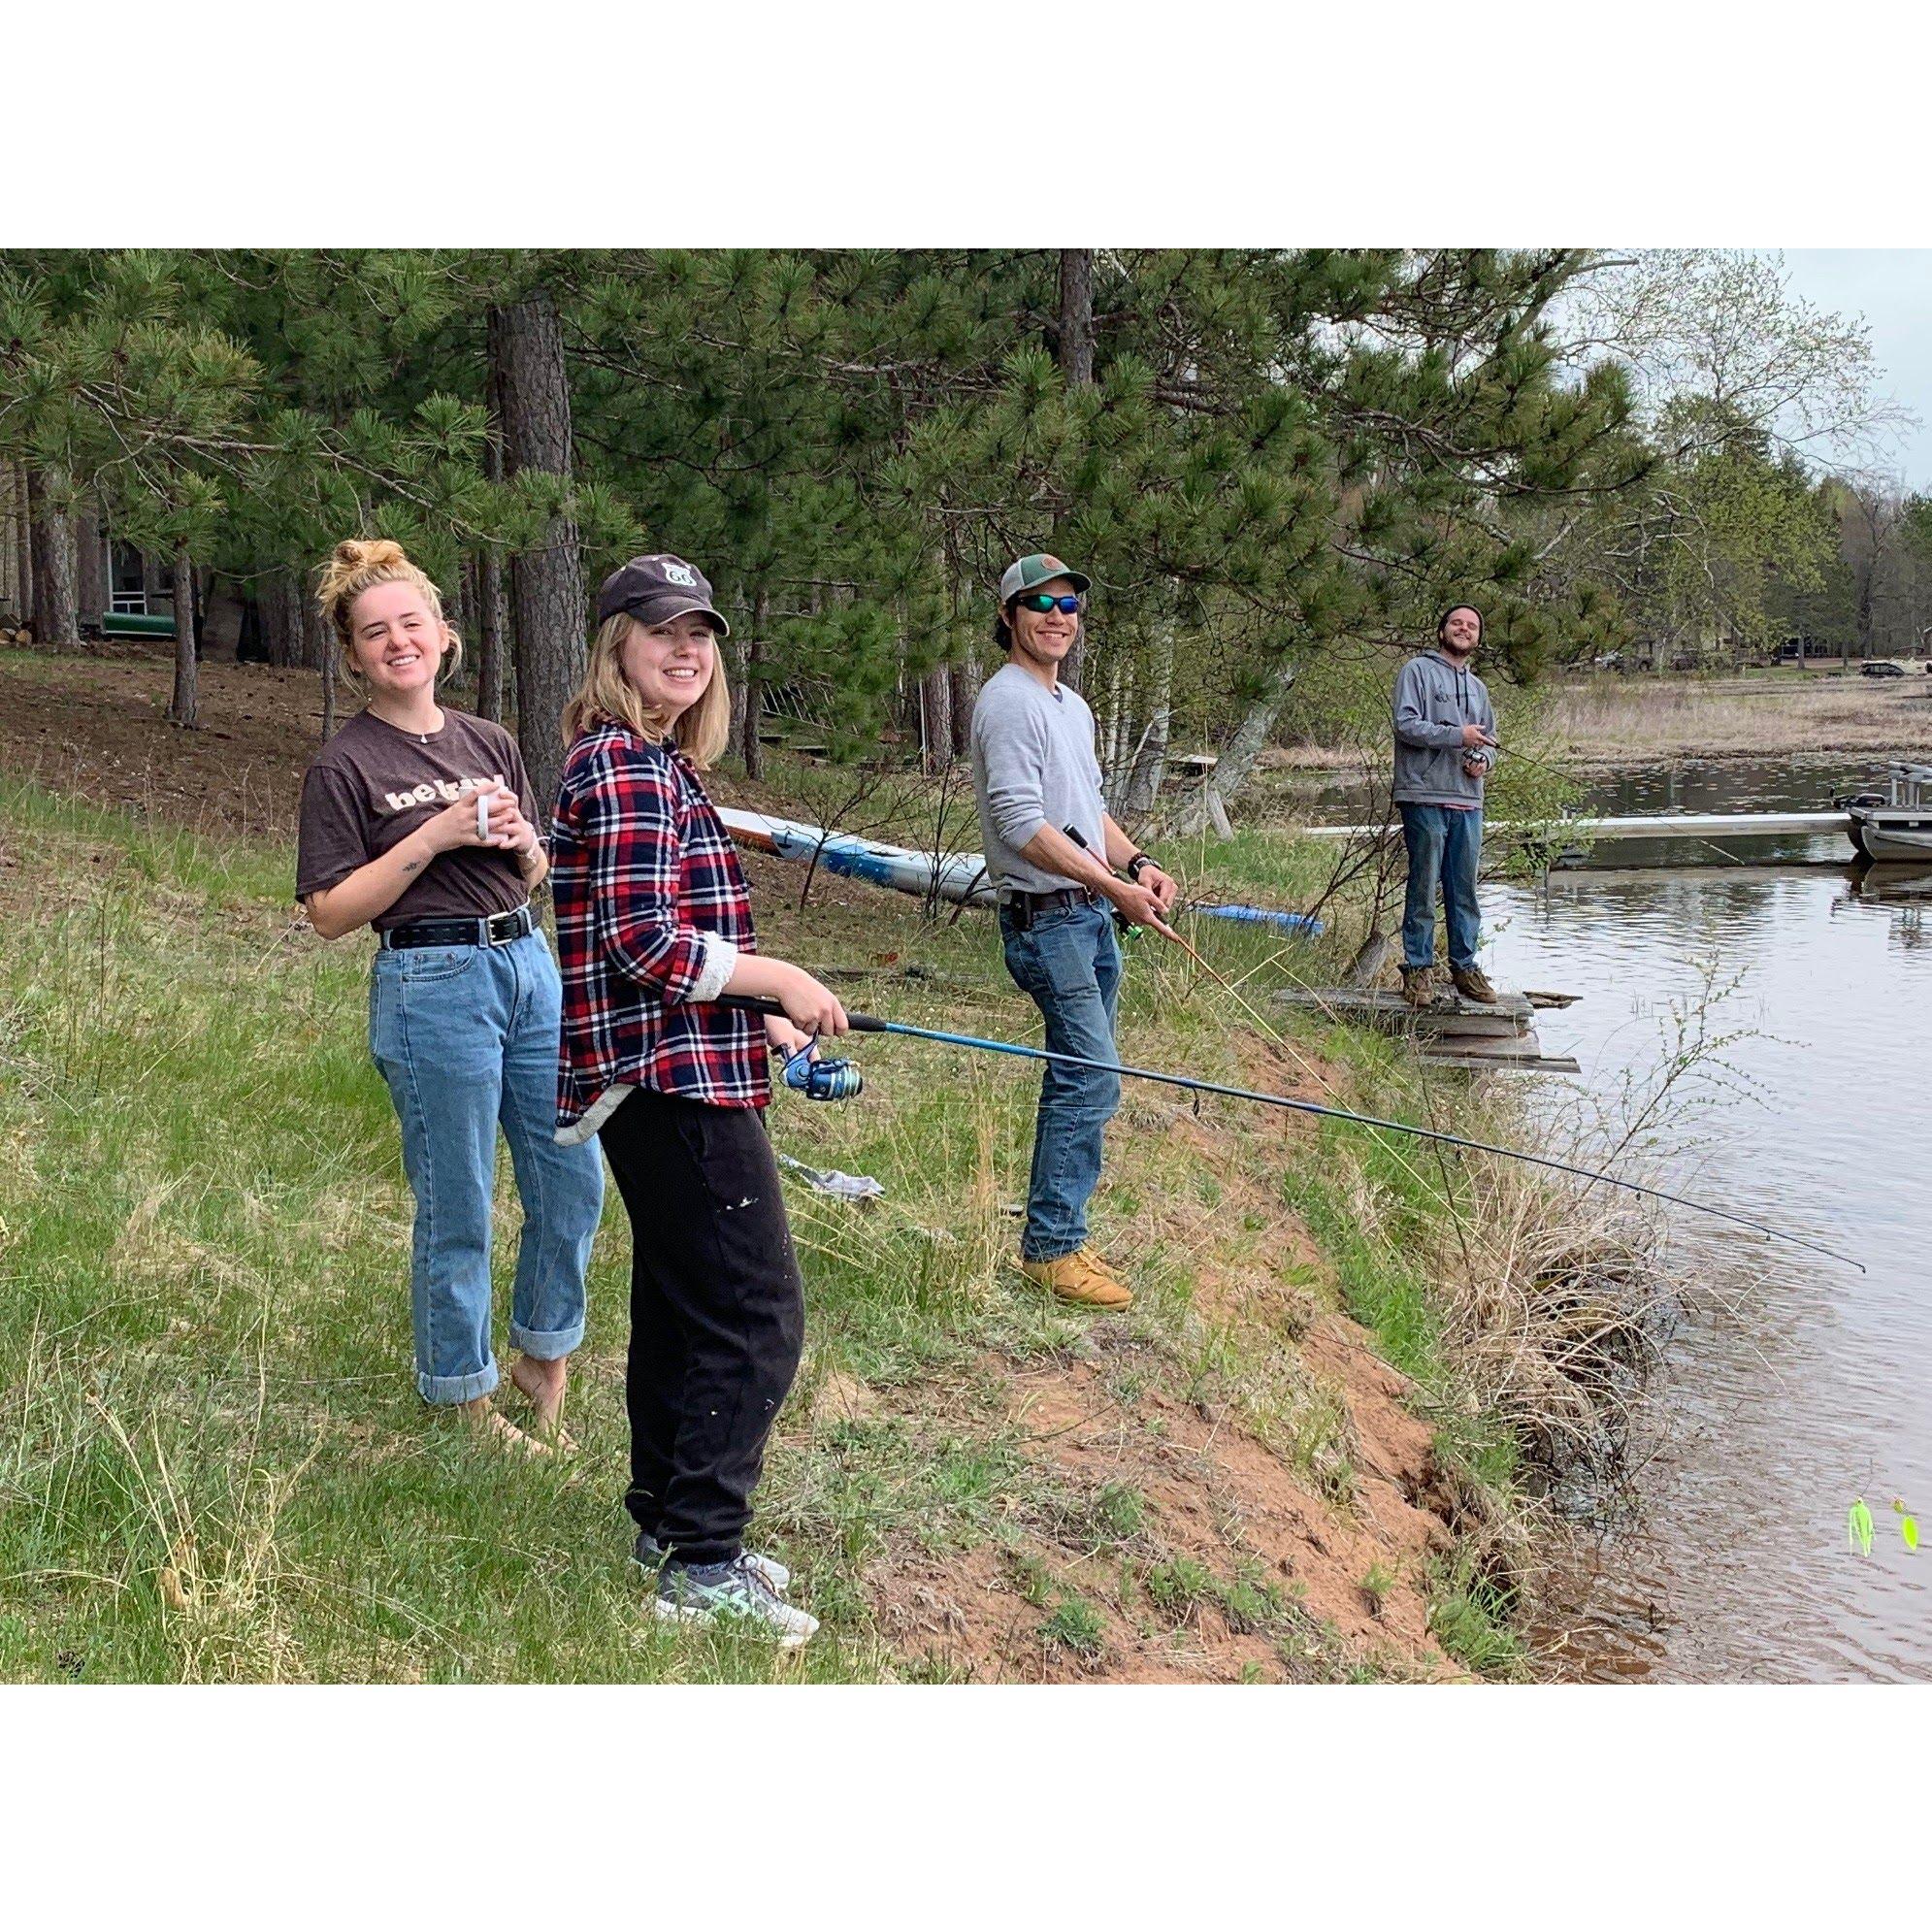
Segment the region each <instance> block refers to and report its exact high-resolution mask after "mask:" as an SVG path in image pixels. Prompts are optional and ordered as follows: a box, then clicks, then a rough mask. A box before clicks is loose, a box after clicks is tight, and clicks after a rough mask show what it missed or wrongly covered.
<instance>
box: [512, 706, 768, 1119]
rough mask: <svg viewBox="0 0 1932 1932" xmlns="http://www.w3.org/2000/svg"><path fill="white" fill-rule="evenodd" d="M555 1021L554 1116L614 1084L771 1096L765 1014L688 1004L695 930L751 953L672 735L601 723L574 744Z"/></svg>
mask: <svg viewBox="0 0 1932 1932" xmlns="http://www.w3.org/2000/svg"><path fill="white" fill-rule="evenodd" d="M550 892H551V896H552V898H553V899H554V900H555V901H556V908H557V965H558V968H559V970H560V972H561V973H562V975H563V982H564V1026H563V1036H562V1041H561V1045H560V1047H559V1064H558V1069H557V1125H558V1127H559V1128H566V1127H570V1126H572V1125H573V1124H574V1123H575V1122H576V1121H578V1120H580V1119H582V1117H583V1116H584V1114H585V1113H587V1112H588V1111H589V1110H590V1108H591V1106H592V1105H593V1104H594V1102H595V1101H596V1100H597V1097H598V1096H599V1095H601V1094H603V1093H604V1092H605V1091H606V1089H607V1088H609V1087H613V1086H616V1085H618V1084H619V1083H626V1084H630V1085H634V1086H639V1087H650V1088H653V1089H655V1090H656V1091H657V1092H658V1093H660V1094H677V1095H682V1096H683V1097H685V1098H687V1099H693V1100H706V1101H709V1102H710V1103H711V1104H712V1105H714V1106H720V1107H762V1106H764V1105H765V1104H766V1103H767V1102H768V1101H769V1100H770V1097H771V1085H770V1073H769V1071H768V1069H767V1064H766V1045H765V1027H764V1023H763V1022H762V1021H761V1020H759V1019H758V1017H757V1016H756V1015H755V1014H748V1013H742V1012H738V1011H736V1010H735V1009H733V1008H731V1007H726V1006H718V1005H713V1004H711V1003H710V1002H709V1001H706V1002H705V1003H704V1004H703V1005H696V1006H693V1005H687V1004H685V1003H684V1001H685V998H686V996H687V995H688V994H689V993H690V991H691V989H692V988H693V987H694V986H696V985H697V983H698V979H699V976H700V974H701V973H702V972H703V970H704V939H703V937H702V936H701V935H702V934H704V933H717V934H719V935H720V936H721V937H723V938H726V939H729V940H730V941H731V942H732V943H733V944H734V945H735V946H737V947H738V948H739V949H740V951H743V952H754V951H756V950H757V939H756V935H755V934H754V933H753V931H752V925H751V897H750V894H749V893H748V892H747V891H746V889H745V883H744V872H743V870H742V869H741V868H740V867H739V865H738V862H737V853H736V852H735V851H734V850H733V849H732V841H731V834H730V833H728V832H727V831H726V830H725V827H724V823H723V821H722V820H721V819H720V818H719V817H718V814H717V809H716V807H715V806H713V804H712V803H711V802H710V800H709V799H708V798H706V797H705V796H704V786H703V785H701V784H700V783H699V781H698V772H697V770H696V768H695V767H694V766H693V765H692V763H691V761H690V760H689V759H688V758H686V757H685V755H684V754H683V752H682V751H680V750H678V749H677V747H676V746H674V745H671V744H652V743H650V742H649V741H648V740H646V739H644V738H641V737H639V736H638V735H637V734H636V733H635V732H633V731H630V730H629V729H628V728H626V727H625V726H623V725H616V724H605V725H601V726H599V727H598V728H597V729H596V730H594V731H590V732H586V733H585V734H584V736H583V737H580V738H578V739H577V741H576V742H575V743H574V744H573V745H572V747H571V750H570V755H569V757H568V758H567V759H566V760H565V762H564V775H563V780H562V782H561V783H560V784H559V786H558V788H557V815H556V821H555V825H554V828H553V830H552V834H551V839H550Z"/></svg>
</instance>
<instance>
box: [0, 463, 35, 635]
mask: <svg viewBox="0 0 1932 1932" xmlns="http://www.w3.org/2000/svg"><path fill="white" fill-rule="evenodd" d="M25 535H26V522H25V518H24V514H23V512H22V509H21V505H20V482H19V473H18V472H17V471H16V469H15V467H14V459H13V458H12V457H11V456H4V457H0V617H5V618H6V620H7V622H8V623H9V624H24V623H25V622H26V619H27V612H28V610H29V609H31V608H32V605H31V603H30V601H29V600H28V599H26V598H24V597H22V596H21V595H20V557H21V552H22V548H23V542H22V540H23V539H24V537H25Z"/></svg>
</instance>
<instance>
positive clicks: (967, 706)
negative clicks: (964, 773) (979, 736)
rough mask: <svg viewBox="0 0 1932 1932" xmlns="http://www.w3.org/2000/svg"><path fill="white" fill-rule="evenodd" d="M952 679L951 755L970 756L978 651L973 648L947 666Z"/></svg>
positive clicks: (976, 694) (977, 681) (978, 680)
mask: <svg viewBox="0 0 1932 1932" xmlns="http://www.w3.org/2000/svg"><path fill="white" fill-rule="evenodd" d="M948 674H949V675H950V676H951V678H952V680H953V697H952V718H953V756H954V757H955V758H970V757H971V756H972V707H973V705H974V704H977V703H978V702H979V686H980V671H979V652H978V651H977V650H976V649H975V650H973V651H971V652H970V653H968V654H967V655H966V657H963V658H961V659H960V661H959V662H958V663H957V664H954V665H951V666H949V667H948Z"/></svg>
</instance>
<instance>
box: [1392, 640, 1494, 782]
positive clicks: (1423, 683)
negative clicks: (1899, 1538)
mask: <svg viewBox="0 0 1932 1932" xmlns="http://www.w3.org/2000/svg"><path fill="white" fill-rule="evenodd" d="M1393 712H1394V722H1395V802H1396V803H1397V804H1398V805H1480V804H1481V803H1482V802H1483V780H1482V778H1480V777H1476V778H1472V777H1470V776H1469V774H1468V773H1467V772H1466V771H1464V770H1463V769H1462V758H1463V751H1462V727H1463V726H1464V725H1481V726H1482V727H1483V729H1484V730H1485V731H1487V732H1489V733H1490V736H1491V737H1493V736H1494V735H1495V729H1496V713H1495V708H1494V706H1493V705H1491V704H1490V693H1489V688H1488V687H1487V686H1486V685H1485V684H1484V682H1483V680H1482V679H1481V678H1480V677H1478V676H1477V675H1476V673H1475V672H1474V671H1469V670H1466V669H1464V668H1461V667H1459V666H1457V665H1456V664H1454V663H1452V662H1451V661H1450V659H1449V658H1448V657H1447V656H1445V655H1444V653H1443V652H1441V651H1424V653H1423V654H1422V656H1421V657H1412V658H1411V659H1410V660H1409V661H1408V663H1407V664H1405V665H1404V666H1403V667H1402V669H1401V670H1400V671H1397V672H1396V673H1395V702H1394V705H1393ZM1468 755H1469V756H1470V757H1471V758H1473V759H1475V760H1476V761H1477V762H1479V763H1480V764H1481V765H1482V767H1483V770H1484V771H1485V772H1486V773H1487V771H1488V770H1489V769H1490V766H1491V765H1493V764H1494V763H1495V756H1496V755H1495V753H1494V752H1493V751H1491V750H1489V749H1488V748H1487V747H1482V746H1479V747H1477V748H1476V749H1475V750H1473V751H1471V752H1470V753H1469V754H1468Z"/></svg>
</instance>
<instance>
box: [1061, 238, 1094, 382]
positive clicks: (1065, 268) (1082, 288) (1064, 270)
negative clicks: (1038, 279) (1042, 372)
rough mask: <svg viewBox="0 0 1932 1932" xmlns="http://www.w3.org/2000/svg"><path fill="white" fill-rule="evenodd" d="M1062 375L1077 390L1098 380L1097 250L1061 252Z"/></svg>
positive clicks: (1080, 249) (1085, 249)
mask: <svg viewBox="0 0 1932 1932" xmlns="http://www.w3.org/2000/svg"><path fill="white" fill-rule="evenodd" d="M1060 373H1061V374H1062V375H1063V376H1064V377H1066V386H1067V387H1068V388H1069V389H1077V388H1079V387H1080V386H1081V384H1083V383H1088V382H1092V381H1093V379H1094V250H1093V249H1092V248H1063V249H1061V251H1060Z"/></svg>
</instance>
